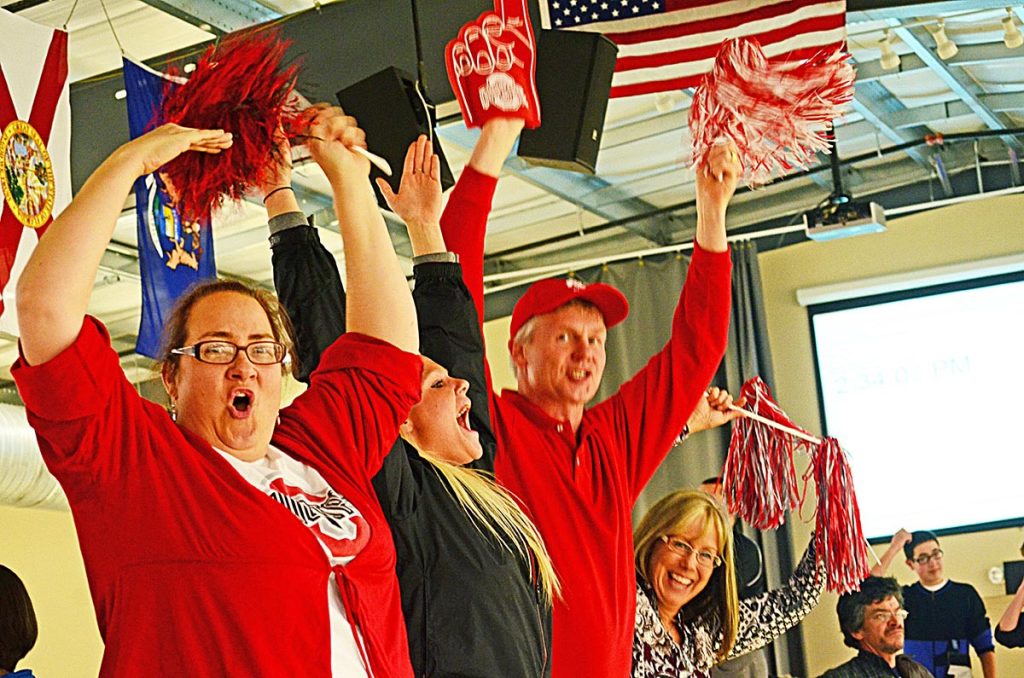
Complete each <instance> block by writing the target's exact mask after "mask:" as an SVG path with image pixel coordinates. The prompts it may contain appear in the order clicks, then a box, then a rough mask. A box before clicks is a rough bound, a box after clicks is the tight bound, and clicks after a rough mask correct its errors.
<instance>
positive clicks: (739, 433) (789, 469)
mask: <svg viewBox="0 0 1024 678" xmlns="http://www.w3.org/2000/svg"><path fill="white" fill-rule="evenodd" d="M740 396H742V397H744V398H746V399H747V407H746V409H747V410H749V411H750V412H753V413H754V414H757V415H760V416H762V417H764V418H766V419H769V420H771V421H774V422H776V423H779V424H782V425H784V426H788V427H789V428H791V429H794V430H797V431H800V432H803V433H806V432H805V431H804V430H803V429H802V428H800V427H799V426H797V425H796V424H795V423H793V421H792V420H791V419H790V418H789V417H788V416H787V415H786V413H785V412H783V411H782V408H780V407H779V406H778V405H777V404H775V401H773V400H772V397H771V391H770V390H769V389H768V386H767V384H765V383H764V382H763V381H761V378H760V377H754V378H753V379H750V380H749V381H747V382H746V383H745V384H743V388H741V389H740ZM808 435H809V434H808ZM806 444H807V443H806V442H804V441H802V440H800V439H799V438H795V437H794V436H792V435H791V434H789V433H786V432H785V431H782V430H779V429H778V428H775V427H772V426H769V425H768V424H765V423H763V422H759V421H757V420H755V419H752V418H750V417H742V418H740V419H737V420H736V421H734V422H733V428H732V438H731V440H730V441H729V455H728V456H727V457H726V460H725V468H724V469H723V470H722V486H723V491H724V492H725V498H726V501H727V502H728V504H729V510H730V511H732V512H734V513H736V514H737V515H739V516H740V518H742V519H743V520H745V521H746V522H748V523H750V524H751V525H753V526H754V527H756V528H758V529H762V530H763V529H774V528H776V527H778V526H779V525H781V524H782V523H783V522H785V519H786V515H785V514H786V511H787V510H789V509H792V508H795V507H796V506H797V504H798V502H799V500H800V493H799V488H798V485H797V479H796V469H795V468H794V466H793V451H794V450H795V449H798V448H800V447H801V446H805V445H806Z"/></svg>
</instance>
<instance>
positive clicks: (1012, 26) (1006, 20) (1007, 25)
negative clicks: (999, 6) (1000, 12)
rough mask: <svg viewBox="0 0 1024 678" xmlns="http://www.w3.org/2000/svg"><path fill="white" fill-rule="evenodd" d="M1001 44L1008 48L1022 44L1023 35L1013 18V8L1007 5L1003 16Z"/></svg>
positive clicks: (1014, 47) (1023, 42) (1023, 43)
mask: <svg viewBox="0 0 1024 678" xmlns="http://www.w3.org/2000/svg"><path fill="white" fill-rule="evenodd" d="M1003 44H1004V45H1006V46H1007V47H1008V48H1009V49H1016V48H1018V47H1020V46H1021V45H1024V35H1021V32H1020V29H1019V28H1017V24H1016V22H1015V21H1014V20H1013V9H1011V8H1009V7H1007V8H1006V16H1005V17H1003Z"/></svg>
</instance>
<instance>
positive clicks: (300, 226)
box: [260, 139, 345, 384]
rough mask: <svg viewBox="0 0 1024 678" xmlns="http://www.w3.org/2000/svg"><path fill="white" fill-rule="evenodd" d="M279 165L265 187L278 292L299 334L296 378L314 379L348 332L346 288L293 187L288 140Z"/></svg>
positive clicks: (270, 172)
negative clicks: (330, 348)
mask: <svg viewBox="0 0 1024 678" xmlns="http://www.w3.org/2000/svg"><path fill="white" fill-rule="evenodd" d="M280 150H281V153H280V155H279V162H278V163H277V164H275V165H274V166H272V167H270V168H268V171H267V173H266V176H264V177H263V180H262V181H261V183H260V193H261V194H262V195H263V203H264V205H266V208H267V216H268V218H269V224H268V225H269V228H270V248H271V252H272V254H271V263H272V265H273V268H274V288H275V289H276V290H277V297H278V299H280V301H281V305H282V306H284V309H285V310H286V311H287V312H288V316H289V317H290V318H291V320H292V327H293V329H294V330H295V351H296V353H297V354H298V363H299V364H298V369H297V370H296V373H295V374H296V378H297V379H298V380H299V381H301V382H304V383H307V384H308V383H309V376H310V374H312V372H313V370H315V369H316V367H317V365H319V364H320V356H322V355H323V353H324V351H326V350H327V347H328V346H330V345H331V344H333V343H334V341H335V340H336V339H337V338H338V337H340V336H341V335H342V334H344V333H345V289H344V287H342V284H341V274H340V273H339V272H338V264H337V262H336V261H335V260H334V255H333V254H331V252H329V251H328V250H327V248H325V247H324V246H323V244H321V242H320V235H319V233H318V231H317V230H316V229H315V228H313V227H312V226H310V225H309V224H308V223H307V222H306V217H305V216H304V215H303V213H302V210H301V208H300V207H299V203H298V201H297V200H296V198H295V191H293V190H292V188H291V181H292V167H291V161H290V156H291V150H290V148H289V146H288V142H287V140H286V139H282V142H281V145H280Z"/></svg>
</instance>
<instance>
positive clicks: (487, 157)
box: [441, 118, 524, 322]
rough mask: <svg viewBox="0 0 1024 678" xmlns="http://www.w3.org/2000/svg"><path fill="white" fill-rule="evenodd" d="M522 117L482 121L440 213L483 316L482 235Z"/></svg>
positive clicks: (447, 240) (446, 237) (443, 229)
mask: <svg viewBox="0 0 1024 678" xmlns="http://www.w3.org/2000/svg"><path fill="white" fill-rule="evenodd" d="M523 124H524V122H523V120H522V119H521V118H492V119H491V120H489V121H487V122H486V123H484V125H483V128H482V129H481V131H480V138H479V139H477V142H476V145H475V146H473V154H472V155H471V156H470V158H469V164H468V165H466V167H465V169H463V170H462V174H461V175H460V176H459V180H458V182H457V183H456V184H455V188H454V189H452V193H451V195H450V196H449V198H448V205H447V206H446V207H445V210H444V214H442V215H441V232H442V233H443V234H444V242H445V243H446V244H447V246H448V249H449V250H451V251H452V252H455V253H456V254H458V255H459V260H460V261H461V263H462V273H463V277H464V279H465V281H466V287H467V288H468V289H469V292H470V294H472V295H473V303H474V304H476V312H477V315H478V316H479V317H480V321H481V322H483V317H484V235H485V234H486V231H487V215H488V214H490V211H491V202H492V200H493V198H494V189H495V188H496V187H497V184H498V175H499V174H501V168H502V166H503V165H504V164H505V159H506V158H507V157H508V154H509V152H511V150H512V147H513V146H515V143H516V139H518V138H519V133H520V132H522V131H523Z"/></svg>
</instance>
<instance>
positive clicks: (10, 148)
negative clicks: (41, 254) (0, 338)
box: [0, 10, 71, 334]
mask: <svg viewBox="0 0 1024 678" xmlns="http://www.w3.org/2000/svg"><path fill="white" fill-rule="evenodd" d="M0 35H2V36H3V39H2V40H0V165H2V170H3V171H2V172H0V186H2V188H3V203H2V205H0V331H4V332H8V333H10V334H17V333H18V330H17V318H16V316H15V308H14V307H15V305H14V288H15V284H16V283H17V280H18V275H19V274H20V273H21V270H22V268H24V266H25V262H26V261H27V260H28V257H29V255H30V254H31V253H32V250H33V249H35V245H36V242H38V240H39V237H40V236H42V234H43V232H44V231H45V230H46V227H47V226H48V225H49V224H50V222H51V221H53V217H54V215H55V214H58V213H59V212H60V211H61V210H62V209H64V207H66V206H67V204H68V202H70V200H71V162H70V158H71V107H70V104H69V100H68V34H67V33H65V32H64V31H59V30H54V29H52V28H49V27H46V26H40V25H39V24H36V23H33V22H31V21H29V20H27V19H23V18H21V17H19V16H17V15H15V14H11V13H10V12H7V11H4V10H0Z"/></svg>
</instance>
